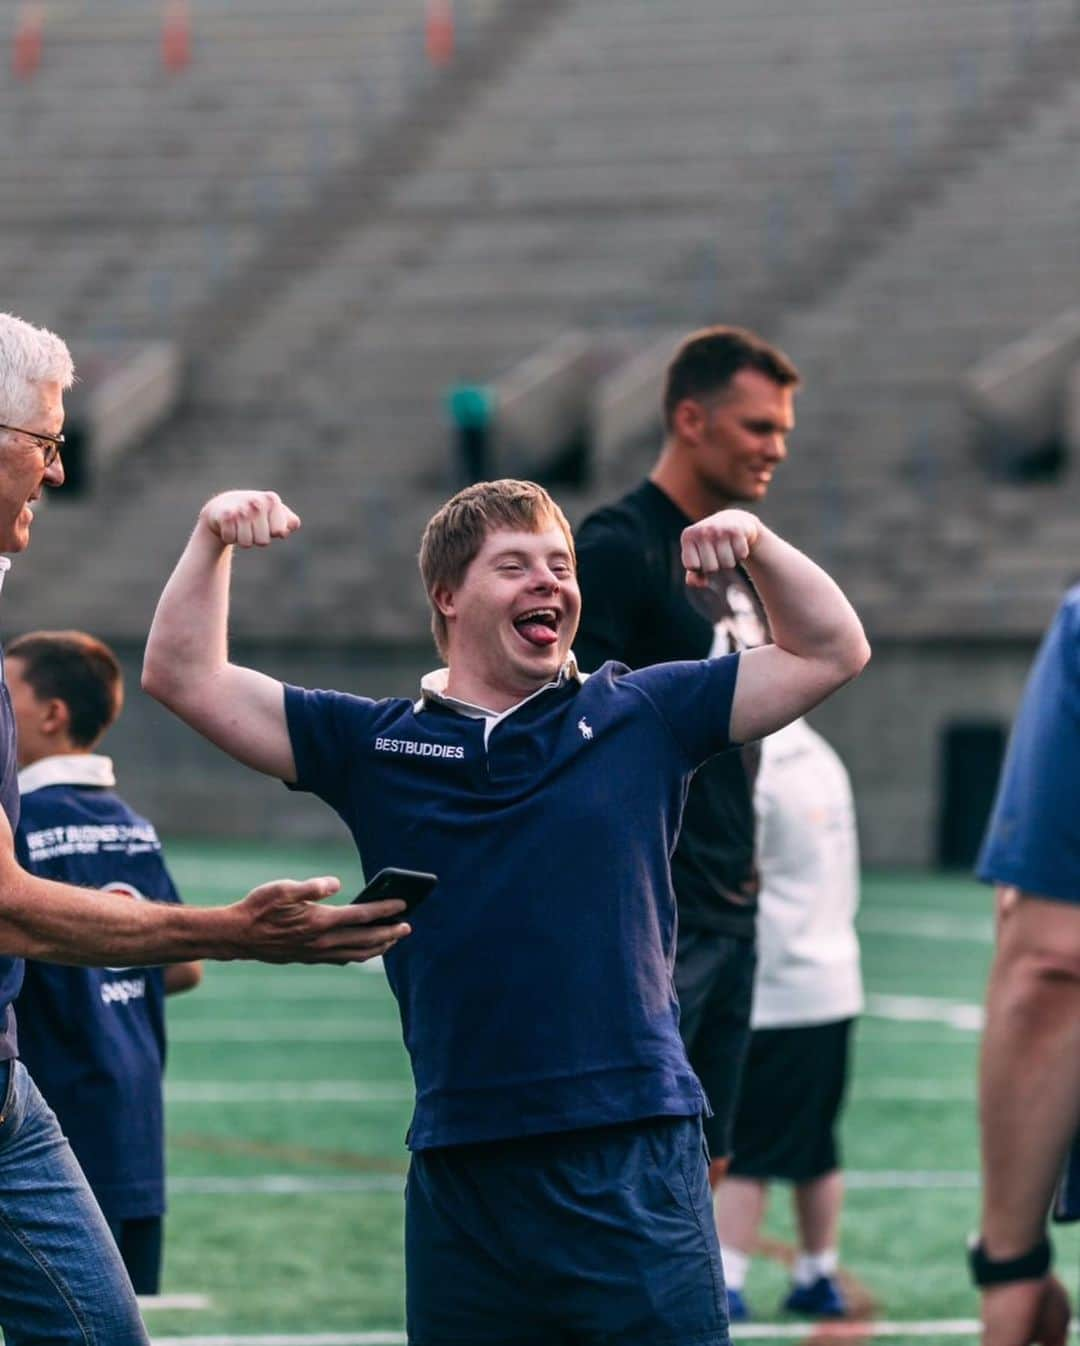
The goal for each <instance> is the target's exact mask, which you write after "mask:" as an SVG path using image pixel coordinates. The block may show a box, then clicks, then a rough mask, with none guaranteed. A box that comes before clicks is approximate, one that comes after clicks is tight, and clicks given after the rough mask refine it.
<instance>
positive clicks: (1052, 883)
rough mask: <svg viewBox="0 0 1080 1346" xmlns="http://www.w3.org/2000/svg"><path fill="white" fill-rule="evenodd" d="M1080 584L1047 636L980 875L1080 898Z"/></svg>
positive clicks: (1036, 892) (1037, 892)
mask: <svg viewBox="0 0 1080 1346" xmlns="http://www.w3.org/2000/svg"><path fill="white" fill-rule="evenodd" d="M1078 798H1080V585H1077V586H1076V587H1075V588H1073V589H1070V590H1069V592H1068V593H1067V594H1066V595H1065V598H1064V599H1063V601H1062V603H1061V606H1060V607H1059V608H1058V612H1057V616H1056V617H1055V618H1054V621H1053V623H1052V624H1051V626H1050V629H1049V631H1048V632H1047V633H1046V636H1045V637H1044V639H1043V642H1042V645H1041V646H1040V647H1039V652H1038V654H1037V655H1036V658H1035V663H1034V664H1033V665H1032V669H1031V673H1030V674H1029V676H1028V681H1027V686H1026V687H1025V689H1024V696H1023V699H1022V701H1021V703H1020V709H1019V711H1018V713H1017V716H1016V722H1015V724H1014V725H1013V731H1012V736H1011V737H1010V739H1009V750H1008V753H1007V754H1006V757H1005V765H1004V767H1003V768H1002V772H1001V779H1000V781H999V782H998V792H997V799H996V801H995V803H994V810H993V813H992V814H991V818H990V824H989V827H988V828H987V833H986V837H985V839H984V841H983V846H982V851H981V853H980V855H979V861H978V865H977V871H976V872H977V873H978V876H979V878H980V879H983V880H985V881H986V882H988V883H1004V884H1009V885H1012V886H1015V887H1017V888H1022V889H1023V890H1024V891H1025V892H1028V893H1031V894H1032V895H1033V896H1036V897H1047V898H1051V899H1054V900H1056V901H1060V902H1080V808H1078V807H1077V799H1078Z"/></svg>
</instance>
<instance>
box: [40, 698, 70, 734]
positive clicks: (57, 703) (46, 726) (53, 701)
mask: <svg viewBox="0 0 1080 1346" xmlns="http://www.w3.org/2000/svg"><path fill="white" fill-rule="evenodd" d="M38 727H39V729H40V730H41V732H42V733H43V734H47V735H48V736H49V737H50V738H55V737H56V736H57V735H62V734H66V733H67V732H68V730H69V729H70V728H71V710H70V708H69V706H68V704H67V702H66V701H61V700H60V698H59V697H58V696H53V697H50V698H49V700H48V701H45V702H43V703H42V706H41V720H40V723H39V725H38Z"/></svg>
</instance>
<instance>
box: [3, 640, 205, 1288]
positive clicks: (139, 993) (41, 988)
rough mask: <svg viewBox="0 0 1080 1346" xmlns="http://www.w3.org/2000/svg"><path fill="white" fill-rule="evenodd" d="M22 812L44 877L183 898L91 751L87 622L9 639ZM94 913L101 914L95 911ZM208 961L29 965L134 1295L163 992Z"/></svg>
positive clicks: (152, 1240)
mask: <svg viewBox="0 0 1080 1346" xmlns="http://www.w3.org/2000/svg"><path fill="white" fill-rule="evenodd" d="M6 666H7V682H8V688H9V691H10V694H11V700H12V706H13V709H14V712H15V719H16V723H17V727H18V761H19V767H20V771H19V792H20V795H21V800H22V816H21V821H20V825H19V829H18V832H17V833H16V838H15V844H16V849H17V853H18V856H19V859H20V861H21V862H22V864H23V865H24V866H25V867H26V868H27V869H29V870H31V871H32V872H33V873H35V874H39V875H41V876H42V877H43V878H49V879H58V880H61V881H63V882H66V883H74V884H78V885H80V886H81V887H84V888H96V889H102V890H105V891H108V892H111V893H119V894H123V895H125V896H128V897H130V898H132V899H133V900H144V899H145V900H149V901H155V902H179V901H180V897H179V894H178V893H177V891H176V889H175V887H174V886H173V882H172V879H171V878H170V877H169V872H168V870H167V869H166V868H165V863H164V861H163V859H162V855H161V844H160V842H159V841H158V837H157V833H156V832H155V830H154V828H153V826H152V824H150V823H149V822H147V821H146V819H144V818H141V817H139V816H138V814H136V813H133V812H132V810H131V809H130V808H129V807H128V805H127V804H126V803H125V802H124V801H123V800H122V799H121V798H119V796H118V795H116V794H115V793H114V790H113V786H114V785H115V783H116V782H115V777H114V775H113V768H112V762H111V760H110V759H109V758H108V757H102V756H99V755H98V754H96V753H94V752H93V749H94V748H95V747H96V746H97V744H98V742H99V741H100V739H101V738H102V737H103V735H104V734H105V732H106V730H107V729H108V728H109V727H110V726H111V725H112V724H113V722H114V721H115V720H116V717H117V716H118V715H119V713H120V708H121V705H122V702H123V683H122V678H121V672H120V666H119V664H118V663H117V660H116V656H115V655H114V654H113V652H112V651H111V650H110V649H109V648H108V646H106V645H104V644H103V643H102V642H101V641H99V640H95V639H94V637H93V636H89V635H86V634H84V633H82V632H79V631H38V632H34V633H32V634H30V635H25V636H22V637H20V638H19V639H17V640H14V641H12V642H11V644H9V645H8V647H7V665H6ZM87 919H88V920H92V919H93V911H92V909H91V908H90V907H89V906H88V910H87ZM201 978H202V966H201V964H200V963H176V964H173V965H172V966H170V967H164V968H163V967H149V968H145V967H132V968H115V967H113V968H85V967H62V966H60V965H58V964H54V963H38V962H32V961H31V962H27V964H26V976H25V980H24V982H23V987H22V991H21V993H20V995H19V997H18V1000H17V1002H16V1010H17V1013H18V1016H19V1029H20V1032H19V1038H20V1051H21V1054H22V1057H23V1059H24V1061H25V1064H26V1066H27V1068H28V1069H29V1070H30V1072H31V1073H32V1075H33V1077H34V1079H35V1081H36V1082H37V1085H38V1087H39V1089H40V1090H41V1092H42V1093H43V1094H44V1096H45V1098H46V1100H47V1101H48V1102H49V1104H50V1105H51V1107H52V1109H53V1111H54V1112H55V1113H56V1115H57V1117H58V1119H59V1121H60V1126H61V1128H62V1130H63V1131H64V1133H65V1135H66V1136H67V1138H68V1140H69V1141H70V1142H71V1147H72V1149H73V1150H74V1151H75V1155H76V1157H77V1158H78V1160H79V1163H80V1165H81V1166H82V1169H83V1171H84V1172H85V1174H86V1177H87V1179H88V1181H89V1183H90V1186H91V1188H92V1190H93V1192H94V1195H95V1196H96V1197H97V1200H98V1204H99V1205H100V1206H101V1209H102V1211H103V1213H104V1215H105V1218H106V1220H107V1221H108V1223H109V1226H110V1228H111V1229H112V1232H113V1235H114V1236H115V1238H116V1242H117V1245H118V1246H119V1248H120V1252H121V1255H122V1256H123V1259H124V1264H125V1266H126V1267H127V1269H128V1273H129V1275H130V1276H131V1280H132V1284H133V1285H134V1287H135V1290H136V1293H138V1294H144V1295H148V1294H157V1292H158V1287H159V1284H160V1277H161V1242H162V1216H163V1214H164V1211H165V1173H164V1114H163V1102H162V1070H163V1068H164V1064H165V1017H164V999H165V996H166V995H169V994H172V993H173V992H175V991H186V990H189V989H191V988H192V987H194V986H197V985H198V984H199V981H200V980H201Z"/></svg>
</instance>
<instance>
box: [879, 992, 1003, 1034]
mask: <svg viewBox="0 0 1080 1346" xmlns="http://www.w3.org/2000/svg"><path fill="white" fill-rule="evenodd" d="M866 1013H867V1014H868V1015H869V1016H870V1017H871V1018H874V1019H894V1020H899V1021H903V1022H905V1023H936V1024H948V1026H949V1027H950V1028H962V1029H965V1030H966V1031H968V1032H971V1033H978V1032H980V1031H981V1030H982V1026H983V1007H982V1006H981V1005H973V1004H970V1003H968V1002H967V1001H963V1000H942V999H939V998H937V997H935V996H928V995H879V994H878V993H876V992H872V993H870V994H869V995H867V997H866Z"/></svg>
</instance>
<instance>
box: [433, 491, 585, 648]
mask: <svg viewBox="0 0 1080 1346" xmlns="http://www.w3.org/2000/svg"><path fill="white" fill-rule="evenodd" d="M553 525H554V526H556V527H558V528H561V529H562V531H563V534H564V535H565V537H566V545H567V546H568V547H569V549H570V555H571V556H573V555H574V535H573V533H572V532H571V530H570V525H569V523H567V521H566V515H565V514H564V513H563V512H562V510H561V509H560V508H559V506H558V505H557V504H556V503H555V501H554V500H553V499H552V498H551V496H550V495H548V493H547V491H545V490H544V488H543V487H542V486H537V485H536V483H535V482H532V481H514V480H512V479H510V478H505V479H503V480H502V481H480V482H477V483H476V485H475V486H466V488H465V489H464V490H463V491H458V493H457V495H455V496H453V497H452V498H451V499H449V500H448V501H447V502H446V504H445V505H443V507H442V508H441V509H440V510H439V511H438V512H437V513H436V514H434V515H432V517H431V518H430V519H429V520H428V524H427V527H426V528H425V529H424V536H423V538H422V539H421V541H420V558H419V559H420V575H421V577H422V579H423V581H424V588H425V589H426V590H427V596H428V601H429V602H430V604H431V634H432V635H433V636H434V637H435V647H436V649H437V650H438V651H439V654H440V655H441V656H442V657H443V659H445V658H446V657H447V641H446V636H447V629H446V618H445V617H444V616H443V614H442V613H441V612H440V611H439V607H438V604H437V603H436V602H435V590H436V589H437V588H439V587H440V586H444V585H445V586H447V587H448V588H451V589H454V588H457V586H458V585H459V584H460V583H461V581H462V580H463V579H464V578H465V572H466V571H467V570H468V568H469V566H470V565H471V564H472V562H473V561H474V560H475V558H476V555H477V553H478V552H479V551H480V548H481V547H482V546H483V545H484V543H485V542H486V541H487V539H488V536H489V535H490V534H491V533H494V532H497V531H498V530H500V529H506V530H508V531H516V532H523V533H539V532H542V531H543V530H544V529H545V528H549V527H551V526H553Z"/></svg>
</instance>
